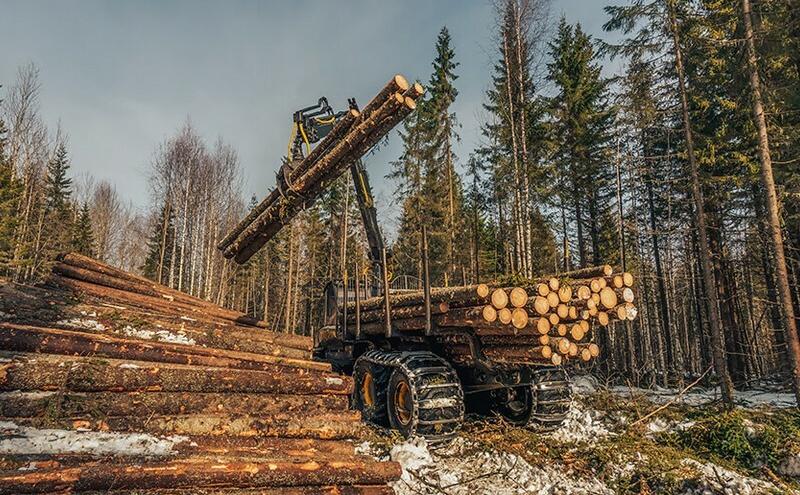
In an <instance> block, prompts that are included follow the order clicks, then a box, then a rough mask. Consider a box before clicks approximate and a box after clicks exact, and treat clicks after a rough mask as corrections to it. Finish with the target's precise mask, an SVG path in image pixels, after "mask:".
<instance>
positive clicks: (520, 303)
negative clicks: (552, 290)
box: [508, 287, 528, 308]
mask: <svg viewBox="0 0 800 495" xmlns="http://www.w3.org/2000/svg"><path fill="white" fill-rule="evenodd" d="M508 299H509V302H510V303H511V305H512V306H514V307H515V308H524V307H525V305H526V304H528V293H527V292H526V291H525V289H523V288H521V287H514V288H513V289H511V291H510V292H509V298H508Z"/></svg>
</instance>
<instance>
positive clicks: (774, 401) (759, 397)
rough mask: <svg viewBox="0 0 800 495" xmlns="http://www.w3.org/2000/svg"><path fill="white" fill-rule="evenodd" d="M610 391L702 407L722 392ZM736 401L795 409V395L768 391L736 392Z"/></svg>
mask: <svg viewBox="0 0 800 495" xmlns="http://www.w3.org/2000/svg"><path fill="white" fill-rule="evenodd" d="M610 390H611V391H612V392H613V393H615V394H617V395H620V396H622V397H637V396H644V397H646V398H648V399H649V400H651V401H652V402H654V403H656V404H664V403H667V402H671V401H674V402H675V403H677V404H687V405H690V406H700V405H703V404H706V403H708V402H712V401H715V400H719V399H720V397H721V396H720V391H719V389H718V388H714V389H693V390H689V391H688V392H686V393H685V394H683V395H682V396H680V397H678V394H679V391H678V390H675V389H671V388H660V387H656V388H654V389H652V390H651V389H644V388H636V387H622V386H616V387H611V388H610ZM734 400H735V401H736V403H737V404H739V405H741V406H744V407H762V406H770V407H794V404H795V401H794V395H793V394H792V393H782V392H774V391H768V390H758V389H753V390H741V391H740V390H736V391H734Z"/></svg>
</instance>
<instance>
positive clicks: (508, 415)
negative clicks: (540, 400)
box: [492, 385, 533, 426]
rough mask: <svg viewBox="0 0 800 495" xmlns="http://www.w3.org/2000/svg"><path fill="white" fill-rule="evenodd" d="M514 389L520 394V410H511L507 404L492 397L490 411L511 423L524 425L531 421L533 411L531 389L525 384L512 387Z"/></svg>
mask: <svg viewBox="0 0 800 495" xmlns="http://www.w3.org/2000/svg"><path fill="white" fill-rule="evenodd" d="M514 391H515V392H517V393H521V394H522V398H521V400H522V404H523V407H522V411H513V410H512V409H511V408H510V407H509V406H508V404H506V403H505V402H501V401H500V400H498V399H497V398H494V397H493V398H492V411H493V412H495V413H497V414H499V415H500V416H501V417H502V418H503V419H504V420H505V421H507V422H508V423H509V424H511V425H514V426H525V425H527V424H528V423H529V422H530V421H531V415H532V413H533V391H532V390H531V387H529V386H527V385H524V386H519V387H514ZM503 392H505V391H503Z"/></svg>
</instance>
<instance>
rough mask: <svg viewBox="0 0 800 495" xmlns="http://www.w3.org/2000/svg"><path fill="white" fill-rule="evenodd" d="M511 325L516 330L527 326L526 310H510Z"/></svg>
mask: <svg viewBox="0 0 800 495" xmlns="http://www.w3.org/2000/svg"><path fill="white" fill-rule="evenodd" d="M511 325H513V326H514V328H516V329H517V330H521V329H523V328H525V327H527V326H528V312H527V311H525V309H524V308H519V307H518V308H514V311H512V312H511Z"/></svg>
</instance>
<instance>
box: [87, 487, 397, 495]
mask: <svg viewBox="0 0 800 495" xmlns="http://www.w3.org/2000/svg"><path fill="white" fill-rule="evenodd" d="M81 493H82V494H83V495H107V494H108V492H106V491H88V492H81ZM113 493H114V495H395V491H394V489H393V488H392V487H390V486H387V485H326V486H295V487H289V488H287V487H275V488H269V490H268V491H265V490H264V489H263V488H230V487H228V488H192V489H191V491H185V490H180V489H177V490H175V489H169V488H168V489H164V490H161V489H155V490H151V489H148V490H147V491H146V492H142V491H141V490H123V491H117V490H115V491H114V492H113Z"/></svg>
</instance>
